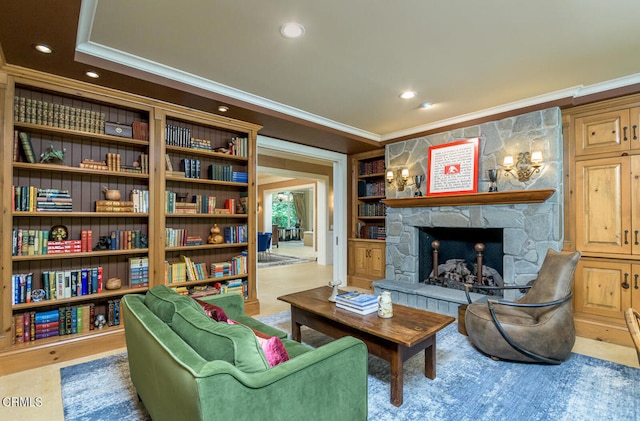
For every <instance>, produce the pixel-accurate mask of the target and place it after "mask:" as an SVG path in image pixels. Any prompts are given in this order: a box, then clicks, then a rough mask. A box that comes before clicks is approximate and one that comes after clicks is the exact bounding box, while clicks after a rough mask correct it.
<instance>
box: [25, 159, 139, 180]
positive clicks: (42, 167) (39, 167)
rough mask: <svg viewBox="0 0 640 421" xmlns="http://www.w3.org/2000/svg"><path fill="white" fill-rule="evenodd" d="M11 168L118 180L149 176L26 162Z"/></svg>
mask: <svg viewBox="0 0 640 421" xmlns="http://www.w3.org/2000/svg"><path fill="white" fill-rule="evenodd" d="M13 168H14V169H16V170H25V171H29V172H32V171H41V172H57V173H68V174H82V175H83V176H94V177H100V178H102V177H105V176H106V177H120V178H127V179H130V178H139V179H141V180H148V179H149V174H138V173H128V172H115V171H101V170H92V169H88V168H78V167H70V166H66V165H56V164H29V163H26V162H14V163H13Z"/></svg>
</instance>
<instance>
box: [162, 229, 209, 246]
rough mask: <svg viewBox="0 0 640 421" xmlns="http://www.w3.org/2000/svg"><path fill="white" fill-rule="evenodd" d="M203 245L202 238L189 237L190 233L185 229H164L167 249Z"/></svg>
mask: <svg viewBox="0 0 640 421" xmlns="http://www.w3.org/2000/svg"><path fill="white" fill-rule="evenodd" d="M202 243H203V241H202V237H200V236H196V235H189V231H188V230H187V229H185V228H169V227H167V228H165V229H164V246H165V247H184V246H199V245H201V244H202Z"/></svg>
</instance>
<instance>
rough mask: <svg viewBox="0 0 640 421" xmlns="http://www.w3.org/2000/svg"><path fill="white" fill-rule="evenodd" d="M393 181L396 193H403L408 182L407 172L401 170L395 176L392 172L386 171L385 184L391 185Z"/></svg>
mask: <svg viewBox="0 0 640 421" xmlns="http://www.w3.org/2000/svg"><path fill="white" fill-rule="evenodd" d="M394 180H395V181H396V187H397V188H398V191H403V190H404V188H405V186H407V181H408V180H409V170H408V169H406V168H403V169H402V170H397V171H396V173H395V174H394V173H393V170H389V171H387V182H388V183H389V184H392V183H393V181H394Z"/></svg>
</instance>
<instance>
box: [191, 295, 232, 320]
mask: <svg viewBox="0 0 640 421" xmlns="http://www.w3.org/2000/svg"><path fill="white" fill-rule="evenodd" d="M194 300H196V302H197V303H198V304H200V307H202V309H203V310H204V312H205V313H207V316H209V317H211V318H212V319H213V320H215V321H216V322H223V323H224V322H226V321H227V314H226V313H225V312H224V310H223V309H222V308H220V307H218V306H216V305H213V304H209V303H207V302H206V301H202V300H198V299H197V298H194Z"/></svg>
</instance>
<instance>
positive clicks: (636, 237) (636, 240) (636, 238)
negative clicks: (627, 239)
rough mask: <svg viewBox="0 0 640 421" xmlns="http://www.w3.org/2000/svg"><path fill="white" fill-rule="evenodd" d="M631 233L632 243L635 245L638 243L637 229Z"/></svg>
mask: <svg viewBox="0 0 640 421" xmlns="http://www.w3.org/2000/svg"><path fill="white" fill-rule="evenodd" d="M633 234H634V235H635V237H634V241H633V244H634V245H636V246H637V245H638V230H635V231H634V232H633Z"/></svg>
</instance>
